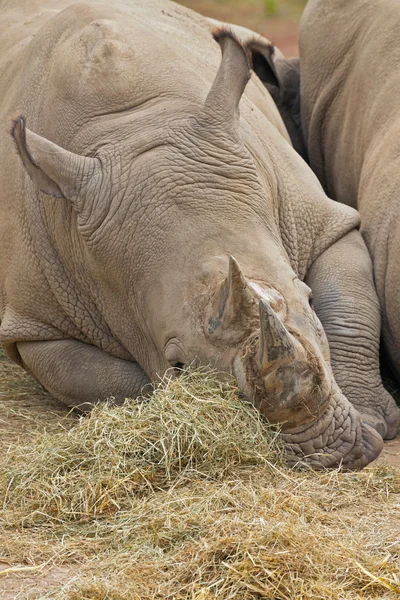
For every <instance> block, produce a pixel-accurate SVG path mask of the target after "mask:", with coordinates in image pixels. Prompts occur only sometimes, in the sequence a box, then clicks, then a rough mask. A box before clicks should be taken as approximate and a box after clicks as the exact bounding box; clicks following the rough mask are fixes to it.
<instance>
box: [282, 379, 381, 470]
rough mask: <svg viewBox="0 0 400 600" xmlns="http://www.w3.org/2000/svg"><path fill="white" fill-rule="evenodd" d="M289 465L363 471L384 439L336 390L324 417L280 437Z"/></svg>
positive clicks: (377, 453) (374, 457)
mask: <svg viewBox="0 0 400 600" xmlns="http://www.w3.org/2000/svg"><path fill="white" fill-rule="evenodd" d="M281 436H282V439H283V442H284V444H285V449H286V454H287V457H288V462H289V464H291V465H292V466H305V465H308V466H311V467H312V468H314V469H327V468H338V467H341V468H343V469H345V470H357V469H362V468H364V467H365V466H366V465H368V464H369V463H371V462H372V461H374V460H375V459H376V458H377V457H378V456H379V454H380V453H381V451H382V448H383V439H382V437H381V436H380V435H379V433H377V432H376V431H375V430H374V429H373V428H372V427H370V426H369V425H367V424H366V423H363V422H362V421H361V417H360V415H359V413H358V412H357V411H356V409H355V408H354V407H353V406H352V405H351V404H350V402H349V401H348V400H347V399H346V398H345V397H344V396H343V394H342V393H341V392H340V390H339V389H337V390H335V392H334V393H333V394H332V395H331V396H330V398H329V403H328V406H327V407H326V409H325V411H324V412H323V414H322V415H321V416H320V418H319V419H317V420H316V421H315V422H314V423H312V424H311V425H310V424H308V425H305V426H303V427H298V428H296V429H293V430H286V431H284V432H283V433H282V434H281Z"/></svg>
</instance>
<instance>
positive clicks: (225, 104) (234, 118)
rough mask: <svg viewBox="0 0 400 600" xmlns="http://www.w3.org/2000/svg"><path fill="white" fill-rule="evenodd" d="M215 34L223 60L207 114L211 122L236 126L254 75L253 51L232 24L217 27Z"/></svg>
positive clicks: (206, 109)
mask: <svg viewBox="0 0 400 600" xmlns="http://www.w3.org/2000/svg"><path fill="white" fill-rule="evenodd" d="M213 37H214V39H215V41H216V42H218V44H219V46H220V48H221V52H222V60H221V64H220V67H219V69H218V73H217V75H216V77H215V80H214V83H213V85H212V87H211V90H210V92H209V94H208V96H207V99H206V102H205V105H204V109H203V114H205V115H206V116H207V117H208V119H209V120H211V122H214V123H221V124H223V125H225V126H226V125H228V126H229V125H231V126H235V125H237V124H238V120H239V102H240V99H241V97H242V95H243V92H244V90H245V87H246V85H247V83H248V81H249V79H250V75H251V58H250V52H249V51H248V50H247V47H245V46H243V45H242V44H241V43H240V41H239V40H238V38H237V37H236V36H235V35H234V33H233V32H232V31H231V30H230V29H228V28H225V27H223V28H217V29H214V31H213Z"/></svg>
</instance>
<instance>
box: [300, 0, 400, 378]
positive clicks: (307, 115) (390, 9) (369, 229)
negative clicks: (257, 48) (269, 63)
mask: <svg viewBox="0 0 400 600" xmlns="http://www.w3.org/2000/svg"><path fill="white" fill-rule="evenodd" d="M399 28H400V4H399V2H398V1H397V0H381V1H379V2H378V1H377V0H351V2H347V1H346V0H329V1H328V2H327V1H326V0H309V2H308V4H307V7H306V10H305V12H304V15H303V18H302V22H301V27H300V54H301V96H302V126H303V129H304V134H305V139H306V143H307V146H308V152H309V159H310V165H311V167H312V168H313V170H314V171H315V173H316V174H317V175H318V177H319V179H320V181H321V182H322V183H323V185H324V187H325V189H326V190H327V193H328V194H329V195H330V196H331V197H332V198H335V199H336V200H338V201H340V202H343V203H345V204H348V205H350V206H354V207H357V209H358V210H359V212H360V214H361V220H362V229H361V231H362V234H363V237H364V240H365V242H366V244H367V246H368V249H369V252H370V254H371V257H372V261H373V266H374V277H375V284H376V288H377V292H378V297H379V300H380V304H381V308H382V334H383V341H384V344H385V347H386V350H387V353H388V356H389V358H390V361H391V365H392V367H393V370H394V374H395V375H396V377H397V380H398V381H400V307H399V300H400V262H399V257H400V200H399V187H400V133H399V132H400V96H399V94H400V42H399ZM328 38H329V43H327V39H328ZM363 347H364V348H365V351H366V352H369V351H370V347H371V344H370V342H369V341H368V340H366V341H364V342H363Z"/></svg>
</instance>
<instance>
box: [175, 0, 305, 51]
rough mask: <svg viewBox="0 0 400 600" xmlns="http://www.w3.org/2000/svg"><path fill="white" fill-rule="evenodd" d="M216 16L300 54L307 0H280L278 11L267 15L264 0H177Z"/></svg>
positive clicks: (205, 13)
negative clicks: (299, 36) (299, 39)
mask: <svg viewBox="0 0 400 600" xmlns="http://www.w3.org/2000/svg"><path fill="white" fill-rule="evenodd" d="M178 2H179V3H180V4H184V5H185V6H188V7H189V8H192V9H193V10H196V11H197V12H199V13H201V14H203V15H205V16H207V17H212V18H213V19H218V20H220V21H226V22H228V23H229V22H230V23H236V24H238V25H242V26H243V27H248V28H249V29H252V30H253V31H255V32H257V33H260V34H262V35H263V36H265V37H267V38H268V39H270V40H271V41H272V42H274V44H275V45H276V46H278V48H280V50H282V52H283V53H284V54H286V55H287V56H298V47H297V31H298V21H299V18H300V15H301V11H302V9H303V7H304V6H305V4H306V2H305V0H278V3H277V4H278V13H277V14H276V15H274V16H271V15H266V13H265V9H264V2H263V1H262V0H247V1H246V2H243V0H242V1H238V0H224V1H219V2H218V1H216V0H178Z"/></svg>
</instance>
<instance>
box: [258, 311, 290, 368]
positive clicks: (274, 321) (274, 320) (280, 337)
mask: <svg viewBox="0 0 400 600" xmlns="http://www.w3.org/2000/svg"><path fill="white" fill-rule="evenodd" d="M259 312H260V354H259V362H260V367H261V372H262V373H263V372H265V371H266V370H267V369H268V368H269V367H270V366H271V364H272V363H273V362H275V361H277V360H284V359H288V358H294V357H295V348H294V345H293V341H292V339H291V335H290V333H289V332H288V330H287V329H286V327H285V326H284V325H283V323H282V321H281V320H280V319H279V317H278V315H276V314H275V312H274V311H273V310H272V308H271V307H270V306H269V304H268V303H267V302H265V300H260V304H259Z"/></svg>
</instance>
